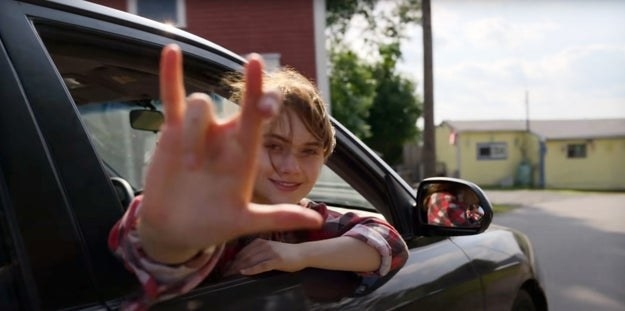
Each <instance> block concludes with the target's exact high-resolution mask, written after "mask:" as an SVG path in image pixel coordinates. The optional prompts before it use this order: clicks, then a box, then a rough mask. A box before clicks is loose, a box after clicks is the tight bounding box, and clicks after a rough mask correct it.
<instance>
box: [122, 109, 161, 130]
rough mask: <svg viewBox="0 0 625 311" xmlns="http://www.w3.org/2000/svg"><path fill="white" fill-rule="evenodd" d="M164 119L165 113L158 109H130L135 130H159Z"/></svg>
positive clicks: (131, 123)
mask: <svg viewBox="0 0 625 311" xmlns="http://www.w3.org/2000/svg"><path fill="white" fill-rule="evenodd" d="M164 120H165V118H164V116H163V113H162V112H160V111H158V110H147V109H137V110H131V111H130V126H131V127H132V128H133V129H135V130H141V131H151V132H158V131H159V130H160V128H161V125H162V124H163V121H164Z"/></svg>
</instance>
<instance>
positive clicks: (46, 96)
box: [2, 2, 303, 309]
mask: <svg viewBox="0 0 625 311" xmlns="http://www.w3.org/2000/svg"><path fill="white" fill-rule="evenodd" d="M75 4H76V3H75ZM2 5H3V7H2V11H3V12H9V11H10V12H12V14H14V15H15V16H17V17H15V18H14V20H13V19H4V16H5V15H4V14H3V15H2V17H3V23H5V22H6V24H2V28H3V33H2V34H3V38H9V39H11V44H10V49H9V50H10V51H9V54H12V55H11V57H8V59H12V65H14V66H15V67H16V72H17V76H18V77H19V80H20V81H19V82H18V83H15V84H16V85H18V84H19V83H21V84H22V85H24V91H23V92H24V93H25V96H26V97H29V99H30V103H29V104H30V106H31V108H32V107H34V109H32V117H33V118H34V119H36V121H38V122H37V126H38V127H39V128H40V129H41V131H42V132H44V133H43V135H42V137H39V138H40V139H41V140H42V144H45V145H46V146H47V147H48V148H49V152H48V153H44V154H42V157H45V156H48V157H49V160H50V162H51V165H53V170H54V174H56V177H57V180H55V181H56V182H57V183H58V187H59V188H60V189H59V191H58V194H59V195H61V196H62V198H63V199H64V201H62V202H61V203H62V204H61V203H58V204H55V205H54V208H58V209H60V210H62V211H63V212H64V214H63V215H61V216H59V217H57V218H53V217H50V218H48V220H49V221H50V223H53V224H54V226H55V227H63V230H65V231H68V232H69V233H68V235H70V234H71V236H68V237H66V238H65V239H66V240H71V241H72V242H73V243H75V244H76V247H77V250H75V252H76V257H77V258H76V259H75V260H73V261H70V260H68V259H69V258H67V256H61V255H59V257H61V258H59V262H58V263H57V264H58V265H53V266H52V267H53V268H59V267H61V266H62V267H64V270H59V271H58V273H56V272H53V271H49V270H47V269H44V271H45V272H47V273H48V274H50V273H52V275H53V276H54V278H49V277H45V276H42V277H39V276H36V277H35V281H34V283H35V284H36V285H37V286H38V287H36V289H35V290H34V291H35V293H36V294H35V295H38V298H39V302H36V303H35V305H36V306H39V307H43V308H45V309H57V308H66V307H69V306H70V305H71V304H72V303H75V304H76V305H82V306H84V307H88V306H90V305H91V306H93V304H98V303H99V304H100V305H101V306H107V307H110V308H117V307H119V305H120V302H121V301H122V300H124V299H125V298H126V297H129V296H133V295H136V294H137V293H138V292H139V287H138V282H137V281H136V280H135V278H134V276H133V275H132V274H131V273H129V272H127V271H125V269H124V268H123V264H122V263H121V262H120V261H118V260H117V259H116V258H114V257H113V256H112V254H111V252H110V251H109V250H108V248H107V245H106V239H107V236H108V230H110V228H111V227H112V226H113V224H114V223H115V221H116V220H118V219H119V218H120V217H121V215H122V212H123V208H124V206H123V205H122V204H121V201H123V200H121V198H120V197H119V196H118V195H117V193H116V191H115V190H117V188H116V187H115V186H116V184H115V182H112V181H111V180H110V178H113V177H114V178H116V179H115V180H119V179H122V180H124V181H125V182H127V183H128V184H129V185H130V187H131V188H130V189H131V191H130V194H129V195H134V194H135V193H140V191H141V188H142V172H143V169H144V167H145V163H147V161H149V156H150V152H151V149H153V147H154V145H155V143H156V134H155V133H153V132H149V131H140V130H136V129H132V128H131V124H130V122H129V121H128V116H129V113H130V111H131V110H133V109H139V110H141V109H158V108H159V105H160V103H159V101H158V63H159V55H160V49H161V47H162V46H163V45H164V44H166V43H170V42H176V43H178V44H179V45H180V46H181V47H182V49H183V51H184V52H185V54H186V55H185V66H186V67H185V72H186V73H187V74H188V77H187V79H186V82H187V85H186V87H187V91H189V92H194V91H202V92H205V93H209V94H211V95H212V96H213V99H214V100H215V102H216V104H217V110H218V111H217V112H218V113H220V114H221V113H223V114H227V113H231V112H232V111H233V110H232V108H231V107H230V106H231V105H232V104H231V103H228V102H227V101H226V100H225V99H224V98H223V97H222V96H220V95H219V94H220V90H219V82H220V80H221V78H223V76H222V74H224V73H226V72H232V71H239V70H241V69H242V59H241V58H240V57H238V56H236V55H235V54H232V53H231V52H228V51H226V50H225V49H221V48H219V47H217V46H215V45H212V44H211V43H209V42H207V41H205V42H197V41H199V40H198V38H193V39H190V37H191V36H190V35H186V36H187V37H179V36H176V35H174V34H171V33H168V34H167V35H163V34H162V31H164V30H165V29H164V28H163V29H152V30H151V32H150V31H144V30H145V29H146V28H145V27H144V26H142V25H141V23H144V22H146V20H143V19H141V20H140V22H141V23H133V22H132V19H133V18H136V17H133V16H131V15H129V14H126V15H127V17H128V18H129V19H130V21H129V20H118V19H117V18H116V17H114V16H110V15H106V14H104V15H99V14H98V13H97V10H99V9H102V10H103V12H104V13H106V12H107V11H108V9H106V8H104V7H99V6H97V5H93V4H89V3H86V2H85V3H77V4H76V6H72V7H65V6H63V5H61V4H58V3H48V2H45V3H38V4H29V3H19V2H3V4H2ZM83 7H86V8H88V9H89V10H87V11H83V10H82V9H83ZM18 13H21V15H20V14H18ZM10 22H14V23H15V24H14V25H12V27H13V28H12V30H11V31H5V30H6V29H9V27H8V23H10ZM128 25H131V26H132V27H129V26H128ZM18 28H19V29H20V31H19V32H18V31H17V30H16V29H18ZM172 37H173V39H172ZM17 38H20V39H19V40H17ZM20 40H21V42H20ZM24 50H30V51H34V52H30V53H28V54H27V55H20V53H19V51H24ZM35 73H36V74H37V75H36V76H35ZM37 86H38V87H39V88H37ZM4 93H5V92H4V91H3V94H4ZM17 93H18V94H19V92H17ZM222 101H223V102H222ZM28 108H29V107H28V106H25V108H24V109H26V110H27V109H28ZM36 128H37V127H36V126H33V129H36ZM8 131H10V130H7V132H8ZM15 156H16V155H15V154H14V155H13V156H12V158H14V157H15ZM11 167H13V166H11ZM13 170H14V169H12V170H11V172H13ZM30 176H35V175H30ZM51 185H53V184H52V183H50V184H49V185H47V186H48V187H49V186H51ZM121 192H124V191H121ZM125 194H126V195H128V192H127V191H126V193H125ZM125 199H127V198H125ZM50 204H53V202H50ZM39 206H43V204H39ZM24 230H29V231H28V233H29V234H33V235H36V236H37V237H38V238H39V240H41V236H40V235H39V234H40V232H36V231H35V229H34V228H32V226H30V227H28V228H26V229H24ZM65 250H68V248H67V247H66V248H65ZM46 251H47V252H50V253H51V255H50V256H48V257H46V255H47V252H46V253H42V251H39V253H37V254H34V253H33V254H32V256H30V259H31V262H32V261H37V262H44V261H45V260H46V259H49V258H53V257H54V256H53V255H54V253H53V252H54V249H53V248H52V246H51V245H50V246H48V247H47V248H46ZM56 254H59V252H57V253H56ZM20 263H21V264H22V265H25V266H27V263H28V261H20ZM42 269H43V268H42ZM63 276H67V277H66V279H65V280H64V279H62V277H63ZM57 278H58V279H59V281H58V283H56V284H65V283H71V282H72V281H74V283H71V284H73V285H72V286H69V285H68V286H67V287H64V286H59V287H56V288H55V287H54V285H55V280H56V279H57ZM297 280H298V279H297V275H295V274H287V273H275V274H271V273H269V274H265V275H262V276H259V277H255V278H234V279H229V280H223V281H221V282H218V283H209V282H207V283H206V284H204V285H203V286H201V287H199V288H197V289H196V290H195V291H193V292H192V293H190V294H189V295H187V296H184V297H181V298H179V299H176V300H171V301H169V302H168V304H165V308H178V307H179V306H185V307H186V306H188V305H189V304H199V305H202V302H206V303H208V304H210V305H211V306H218V305H219V303H220V301H221V302H223V303H224V304H222V306H228V308H231V307H233V306H236V305H240V306H242V307H241V309H248V307H249V306H252V305H259V303H260V302H259V301H268V302H267V303H270V304H271V305H275V304H276V303H277V305H283V306H289V307H288V308H291V307H292V306H294V304H296V303H298V302H301V301H303V300H302V299H301V297H300V296H298V293H299V292H298V290H297V288H298V287H299V286H298V285H297ZM40 282H45V284H44V285H41V284H39V283H40ZM70 288H75V289H74V290H70V291H67V292H65V291H64V290H66V289H70ZM61 291H63V292H61ZM300 292H301V291H300ZM81 293H85V294H84V295H85V296H87V293H88V295H89V296H88V297H82V296H81V295H80V294H81ZM272 297H277V298H278V300H275V299H273V298H272ZM72 298H73V300H72ZM83 298H84V299H83ZM248 298H249V299H248ZM54 299H56V300H54ZM246 299H247V300H246ZM76 305H74V306H76Z"/></svg>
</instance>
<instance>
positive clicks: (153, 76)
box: [36, 23, 238, 191]
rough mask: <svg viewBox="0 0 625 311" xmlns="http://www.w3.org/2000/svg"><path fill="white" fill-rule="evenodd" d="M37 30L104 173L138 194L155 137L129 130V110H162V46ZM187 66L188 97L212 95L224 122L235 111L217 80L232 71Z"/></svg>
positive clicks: (192, 61)
mask: <svg viewBox="0 0 625 311" xmlns="http://www.w3.org/2000/svg"><path fill="white" fill-rule="evenodd" d="M36 26H37V30H38V32H39V35H40V37H41V39H42V41H43V43H44V45H45V47H46V49H47V50H48V53H49V55H50V57H51V59H52V60H53V62H54V64H55V65H56V67H57V70H58V72H59V73H60V75H61V76H62V78H63V81H64V82H65V85H66V87H67V90H68V91H69V93H70V94H71V96H72V98H73V100H74V103H75V104H76V106H77V109H78V111H79V113H80V115H81V119H82V122H83V123H84V125H85V128H86V130H87V132H88V133H89V135H90V139H91V141H92V144H93V146H94V148H95V149H96V152H97V153H98V155H99V157H100V159H101V160H102V164H103V166H104V168H105V170H106V171H107V172H108V173H109V175H111V176H115V177H121V178H123V179H125V180H126V181H128V182H129V183H130V185H131V186H132V188H133V189H134V190H136V191H140V190H141V189H142V188H143V177H144V173H145V169H146V163H147V162H148V161H149V159H150V157H151V155H152V152H153V150H154V148H155V146H156V144H157V140H158V133H157V132H156V131H146V130H141V129H135V128H133V127H132V126H131V122H130V114H131V111H133V110H160V108H161V103H160V101H159V99H158V98H159V88H158V60H159V55H160V54H159V53H160V47H158V46H153V47H146V46H141V45H140V44H137V43H136V42H135V43H133V42H129V43H125V42H124V41H123V40H120V39H119V38H113V37H111V38H107V37H106V36H104V35H102V34H97V35H94V34H93V33H90V32H88V31H86V30H85V31H84V32H81V31H79V30H76V29H71V30H69V29H64V28H63V27H62V26H59V25H49V24H45V23H39V24H36ZM96 38H97V39H96ZM107 41H111V42H107ZM109 43H110V44H109ZM113 43H114V44H113ZM185 65H186V68H185V87H186V89H187V92H189V93H192V92H203V93H207V94H210V95H211V97H212V98H213V101H214V103H215V112H216V113H217V114H218V115H219V116H220V117H227V116H228V115H230V114H232V113H234V112H235V111H236V110H237V109H238V106H237V105H235V104H234V103H232V102H229V101H228V100H226V99H225V97H226V96H225V95H226V93H225V91H224V90H222V89H221V88H220V86H221V80H222V79H223V78H224V76H225V75H226V74H227V73H229V72H231V71H232V70H230V69H228V68H225V67H220V66H219V65H218V64H211V63H208V62H206V61H199V60H197V59H193V58H185Z"/></svg>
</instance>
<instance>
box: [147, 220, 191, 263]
mask: <svg viewBox="0 0 625 311" xmlns="http://www.w3.org/2000/svg"><path fill="white" fill-rule="evenodd" d="M137 233H138V235H139V239H140V240H141V246H142V247H143V251H144V252H145V253H146V255H147V256H148V257H149V258H150V259H152V260H154V261H156V262H160V263H163V264H167V265H175V264H180V263H183V262H186V261H188V260H189V259H191V258H193V257H194V256H195V255H197V254H198V253H199V252H200V251H201V249H194V248H188V247H178V246H175V245H168V244H166V243H163V240H164V239H163V237H162V236H159V234H158V232H157V231H155V230H153V229H152V228H151V227H150V226H149V225H146V224H143V223H141V222H139V223H138V224H137Z"/></svg>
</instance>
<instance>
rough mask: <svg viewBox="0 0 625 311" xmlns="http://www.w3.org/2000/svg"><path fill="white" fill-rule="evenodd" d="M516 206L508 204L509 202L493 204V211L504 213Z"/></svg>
mask: <svg viewBox="0 0 625 311" xmlns="http://www.w3.org/2000/svg"><path fill="white" fill-rule="evenodd" d="M517 207H518V206H516V205H510V204H493V213H495V214H499V213H505V212H507V211H510V210H512V209H515V208H517Z"/></svg>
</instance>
